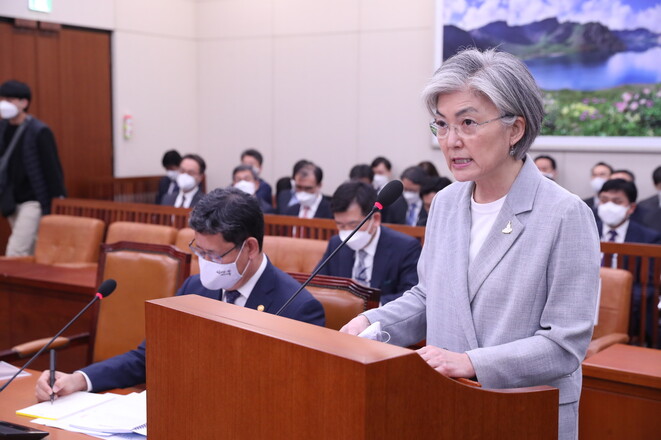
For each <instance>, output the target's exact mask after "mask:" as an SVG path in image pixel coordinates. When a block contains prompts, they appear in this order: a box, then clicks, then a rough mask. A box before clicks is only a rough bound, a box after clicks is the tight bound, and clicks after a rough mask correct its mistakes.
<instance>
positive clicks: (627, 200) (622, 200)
mask: <svg viewBox="0 0 661 440" xmlns="http://www.w3.org/2000/svg"><path fill="white" fill-rule="evenodd" d="M637 196H638V190H637V189H636V185H635V184H634V183H633V182H627V181H626V180H624V179H611V180H608V181H606V182H605V183H604V185H603V186H602V188H601V191H599V207H598V208H597V214H598V217H599V218H598V219H597V226H598V227H599V233H600V234H601V239H602V241H613V242H616V243H625V242H633V243H649V244H661V236H660V234H659V233H658V232H656V231H654V230H653V229H650V228H647V227H645V226H643V225H642V224H640V223H638V222H636V221H635V220H632V219H631V214H632V213H633V212H634V210H635V209H636V197H637Z"/></svg>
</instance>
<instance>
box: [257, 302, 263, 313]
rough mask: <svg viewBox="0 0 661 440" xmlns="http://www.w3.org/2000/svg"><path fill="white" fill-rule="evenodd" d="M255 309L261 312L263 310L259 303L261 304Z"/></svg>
mask: <svg viewBox="0 0 661 440" xmlns="http://www.w3.org/2000/svg"><path fill="white" fill-rule="evenodd" d="M257 311H258V312H263V311H264V306H263V305H261V304H260V305H258V306H257Z"/></svg>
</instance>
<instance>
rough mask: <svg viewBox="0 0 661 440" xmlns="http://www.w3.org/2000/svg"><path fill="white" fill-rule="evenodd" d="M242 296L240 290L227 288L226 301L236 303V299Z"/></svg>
mask: <svg viewBox="0 0 661 440" xmlns="http://www.w3.org/2000/svg"><path fill="white" fill-rule="evenodd" d="M239 296H241V294H240V293H239V291H238V290H226V291H225V302H226V303H228V304H234V301H236V299H237V298H238V297H239Z"/></svg>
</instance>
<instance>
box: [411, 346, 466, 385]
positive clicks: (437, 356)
mask: <svg viewBox="0 0 661 440" xmlns="http://www.w3.org/2000/svg"><path fill="white" fill-rule="evenodd" d="M417 353H418V354H419V355H420V356H422V358H423V359H424V360H425V362H427V363H428V364H429V365H430V366H431V367H432V368H433V369H434V370H436V371H438V372H439V373H441V374H442V375H444V376H448V377H467V378H471V377H475V369H474V368H473V363H472V362H471V360H470V358H469V357H468V355H467V354H466V353H455V352H453V351H448V350H443V349H442V348H438V347H434V346H433V345H426V346H424V347H422V348H421V349H419V350H417Z"/></svg>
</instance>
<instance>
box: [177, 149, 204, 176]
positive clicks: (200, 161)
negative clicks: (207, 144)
mask: <svg viewBox="0 0 661 440" xmlns="http://www.w3.org/2000/svg"><path fill="white" fill-rule="evenodd" d="M184 159H193V160H194V161H195V162H197V164H198V165H199V166H200V174H204V171H205V170H206V169H207V164H206V162H205V161H204V159H202V158H201V157H200V156H198V155H197V154H186V155H184V157H182V158H181V160H184Z"/></svg>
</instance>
